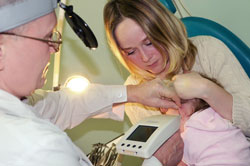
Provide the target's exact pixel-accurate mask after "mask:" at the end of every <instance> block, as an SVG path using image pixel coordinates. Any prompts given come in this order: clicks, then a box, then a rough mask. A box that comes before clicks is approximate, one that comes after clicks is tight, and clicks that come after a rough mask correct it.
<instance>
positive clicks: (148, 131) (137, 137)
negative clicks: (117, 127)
mask: <svg viewBox="0 0 250 166" xmlns="http://www.w3.org/2000/svg"><path fill="white" fill-rule="evenodd" d="M157 128H158V127H154V126H143V125H139V126H138V127H137V128H136V129H135V131H133V133H132V134H130V135H129V136H128V138H127V140H132V141H139V142H146V141H147V140H148V138H149V137H150V136H151V135H152V134H153V132H154V131H155V130H156V129H157Z"/></svg>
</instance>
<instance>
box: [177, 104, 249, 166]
mask: <svg viewBox="0 0 250 166" xmlns="http://www.w3.org/2000/svg"><path fill="white" fill-rule="evenodd" d="M182 138H183V140H184V155H183V162H185V163H186V164H187V165H190V166H236V165H237V166H249V165H250V143H249V142H248V141H247V139H246V137H245V136H244V135H243V133H242V132H241V130H240V129H238V128H236V127H234V126H233V125H232V124H231V122H229V121H228V120H225V119H223V118H222V117H220V115H219V114H217V113H216V112H215V111H214V110H213V109H212V108H208V109H206V110H203V111H201V112H196V113H194V114H193V115H192V116H191V117H190V119H189V120H188V121H187V122H186V123H185V125H184V132H183V133H182Z"/></svg>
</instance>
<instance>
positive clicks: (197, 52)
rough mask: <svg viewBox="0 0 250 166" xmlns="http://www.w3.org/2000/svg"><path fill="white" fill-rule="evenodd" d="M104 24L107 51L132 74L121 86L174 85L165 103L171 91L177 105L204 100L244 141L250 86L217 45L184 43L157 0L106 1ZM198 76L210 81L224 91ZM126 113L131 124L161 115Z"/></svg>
mask: <svg viewBox="0 0 250 166" xmlns="http://www.w3.org/2000/svg"><path fill="white" fill-rule="evenodd" d="M104 23H105V29H106V34H107V39H108V42H109V45H110V47H111V50H112V51H113V53H114V55H115V56H116V57H117V58H118V59H119V61H120V62H121V63H122V64H123V65H124V66H125V67H126V68H127V69H128V70H129V72H130V73H131V75H130V76H129V77H128V79H127V80H126V83H125V84H140V83H142V82H144V81H147V80H150V79H153V78H155V77H160V78H162V79H165V80H166V81H168V80H173V87H171V86H170V92H169V93H170V97H169V98H171V95H172V94H173V93H174V91H173V89H175V90H176V92H177V94H178V95H179V97H180V98H182V99H193V98H200V99H203V100H204V101H206V102H207V103H208V104H209V105H210V106H211V107H212V108H213V109H214V110H215V111H216V112H217V113H218V114H219V115H220V116H222V117H223V118H225V119H227V120H229V121H231V122H232V124H233V125H234V126H236V127H239V128H240V129H241V130H242V131H243V133H244V135H245V136H246V137H247V138H248V139H249V137H250V123H249V119H250V110H249V109H250V89H249V87H250V81H249V78H248V76H247V74H246V73H245V71H244V70H243V68H242V66H241V65H240V63H239V62H238V61H237V59H236V58H235V56H234V55H233V54H232V52H231V51H230V50H229V49H228V48H227V47H226V46H225V45H224V44H223V43H222V42H221V41H219V40H217V39H215V38H213V37H210V36H199V37H193V38H190V39H189V38H188V37H187V32H186V29H185V27H184V25H183V23H182V22H181V21H180V20H179V19H178V18H176V17H175V16H174V15H173V14H172V13H171V12H169V11H168V10H167V9H166V8H165V7H164V6H163V5H162V4H161V3H160V2H159V1H157V0H133V1H131V0H111V1H109V2H108V3H107V4H106V6H105V8H104ZM184 73H186V74H184ZM197 73H201V74H203V75H206V76H208V77H210V78H215V79H216V80H218V82H219V83H220V84H221V85H222V86H223V87H224V89H223V88H221V87H220V86H218V85H217V84H215V83H213V82H212V81H210V80H207V79H205V78H203V77H201V76H200V75H199V74H197ZM177 105H178V103H177ZM125 110H126V113H127V115H128V116H129V118H130V120H131V122H132V123H133V124H134V123H136V122H137V121H138V120H140V119H142V118H144V117H146V116H151V115H153V114H160V113H159V111H155V110H158V109H155V108H151V107H145V106H143V105H139V104H132V103H131V104H126V105H125Z"/></svg>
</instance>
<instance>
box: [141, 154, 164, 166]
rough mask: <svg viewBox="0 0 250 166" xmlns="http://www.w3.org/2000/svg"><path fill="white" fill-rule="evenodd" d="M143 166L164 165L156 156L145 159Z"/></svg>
mask: <svg viewBox="0 0 250 166" xmlns="http://www.w3.org/2000/svg"><path fill="white" fill-rule="evenodd" d="M142 166H162V163H161V162H160V161H159V160H158V159H157V158H156V157H154V156H152V157H150V158H148V159H145V160H144V161H143V163H142Z"/></svg>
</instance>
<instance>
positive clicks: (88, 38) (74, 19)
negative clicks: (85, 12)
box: [57, 0, 98, 49]
mask: <svg viewBox="0 0 250 166" xmlns="http://www.w3.org/2000/svg"><path fill="white" fill-rule="evenodd" d="M57 2H58V3H59V6H60V7H61V8H62V9H64V11H65V18H66V21H67V22H68V24H69V25H70V27H71V28H72V29H73V30H74V32H75V33H76V34H77V36H78V37H79V38H80V39H81V40H82V41H83V42H84V44H85V45H86V46H87V47H89V48H90V49H96V48H97V47H98V43H97V40H96V37H95V35H94V33H93V32H92V31H91V29H90V27H89V26H88V24H87V23H86V22H85V21H84V20H83V19H82V18H81V17H79V16H78V15H77V14H76V13H74V12H73V6H72V5H70V6H67V5H65V4H63V3H62V2H60V0H58V1H57Z"/></svg>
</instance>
